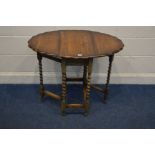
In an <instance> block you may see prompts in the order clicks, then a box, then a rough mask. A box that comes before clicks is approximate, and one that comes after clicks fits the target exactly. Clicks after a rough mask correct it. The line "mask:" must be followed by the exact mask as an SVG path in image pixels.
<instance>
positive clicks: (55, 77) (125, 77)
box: [0, 72, 155, 84]
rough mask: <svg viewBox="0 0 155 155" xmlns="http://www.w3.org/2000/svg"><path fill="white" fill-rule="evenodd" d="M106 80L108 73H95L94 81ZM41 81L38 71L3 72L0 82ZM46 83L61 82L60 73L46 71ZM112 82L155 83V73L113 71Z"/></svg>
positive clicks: (28, 82) (35, 82)
mask: <svg viewBox="0 0 155 155" xmlns="http://www.w3.org/2000/svg"><path fill="white" fill-rule="evenodd" d="M69 76H76V74H75V73H69ZM105 81H106V74H104V73H94V74H93V75H92V83H96V84H103V83H105ZM37 83H39V74H38V73H37V72H35V73H34V72H1V73H0V84H37ZM44 83H46V84H50V83H51V84H59V83H61V74H60V73H49V72H47V73H44ZM110 83H112V84H155V73H145V74H142V73H113V74H111V81H110Z"/></svg>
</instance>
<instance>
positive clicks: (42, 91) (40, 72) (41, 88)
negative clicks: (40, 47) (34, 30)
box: [37, 54, 44, 99]
mask: <svg viewBox="0 0 155 155" xmlns="http://www.w3.org/2000/svg"><path fill="white" fill-rule="evenodd" d="M37 58H38V63H39V75H40V96H41V99H42V98H43V97H44V84H43V73H42V56H41V55H40V54H37Z"/></svg>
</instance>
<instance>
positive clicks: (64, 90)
mask: <svg viewBox="0 0 155 155" xmlns="http://www.w3.org/2000/svg"><path fill="white" fill-rule="evenodd" d="M61 70H62V96H61V112H62V115H63V114H64V109H65V104H66V94H67V76H66V63H65V61H62V63H61Z"/></svg>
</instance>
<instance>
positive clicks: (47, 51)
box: [28, 30, 124, 114]
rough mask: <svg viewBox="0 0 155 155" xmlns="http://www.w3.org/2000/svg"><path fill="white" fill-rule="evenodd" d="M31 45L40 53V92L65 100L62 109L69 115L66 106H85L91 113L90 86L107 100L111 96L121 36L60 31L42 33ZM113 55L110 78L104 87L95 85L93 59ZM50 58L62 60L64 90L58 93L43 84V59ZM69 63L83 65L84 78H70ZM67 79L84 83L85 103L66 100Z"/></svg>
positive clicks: (85, 31) (85, 112)
mask: <svg viewBox="0 0 155 155" xmlns="http://www.w3.org/2000/svg"><path fill="white" fill-rule="evenodd" d="M28 46H29V47H30V48H31V49H33V50H34V51H36V52H37V57H38V61H39V72H40V94H41V97H43V96H44V95H47V96H51V97H53V98H54V99H57V100H60V101H61V112H62V114H65V108H83V109H84V114H87V113H88V109H89V97H90V88H91V87H92V88H94V89H96V90H98V91H101V92H103V94H104V100H106V98H107V96H108V85H109V81H110V73H111V67H112V61H113V58H114V54H115V53H117V52H119V51H120V50H122V49H123V46H124V45H123V43H122V41H121V40H120V39H118V38H116V37H114V36H111V35H109V34H104V33H100V32H94V31H87V30H59V31H51V32H45V33H41V34H38V35H36V36H33V37H32V38H31V39H30V40H29V41H28ZM104 56H108V57H109V67H108V73H107V81H106V84H105V87H104V88H100V87H97V86H95V85H91V83H90V82H91V73H92V65H93V59H94V58H97V57H104ZM43 57H45V58H48V59H51V60H54V61H57V62H60V63H61V70H62V93H61V95H57V94H55V93H53V92H50V91H47V90H46V89H45V87H44V85H43V74H42V58H43ZM67 66H83V68H84V70H83V77H81V78H76V77H67V76H66V67H67ZM67 81H82V82H83V98H84V99H83V103H80V104H77V103H73V104H68V103H66V95H67Z"/></svg>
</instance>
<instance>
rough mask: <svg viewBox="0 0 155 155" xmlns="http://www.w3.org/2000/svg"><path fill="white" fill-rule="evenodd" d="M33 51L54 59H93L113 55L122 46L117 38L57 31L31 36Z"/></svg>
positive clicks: (96, 33)
mask: <svg viewBox="0 0 155 155" xmlns="http://www.w3.org/2000/svg"><path fill="white" fill-rule="evenodd" d="M28 45H29V47H30V48H32V49H33V50H34V51H36V52H39V53H42V54H46V55H48V56H52V57H56V58H73V59H74V58H75V59H76V58H78V59H79V58H94V57H101V56H108V55H112V54H115V53H117V52H119V51H120V50H122V48H123V46H124V44H123V43H122V41H121V40H120V39H118V38H117V37H114V36H111V35H109V34H104V33H100V32H94V31H87V30H59V31H51V32H45V33H41V34H38V35H36V36H33V37H32V38H31V39H30V40H29V41H28Z"/></svg>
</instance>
